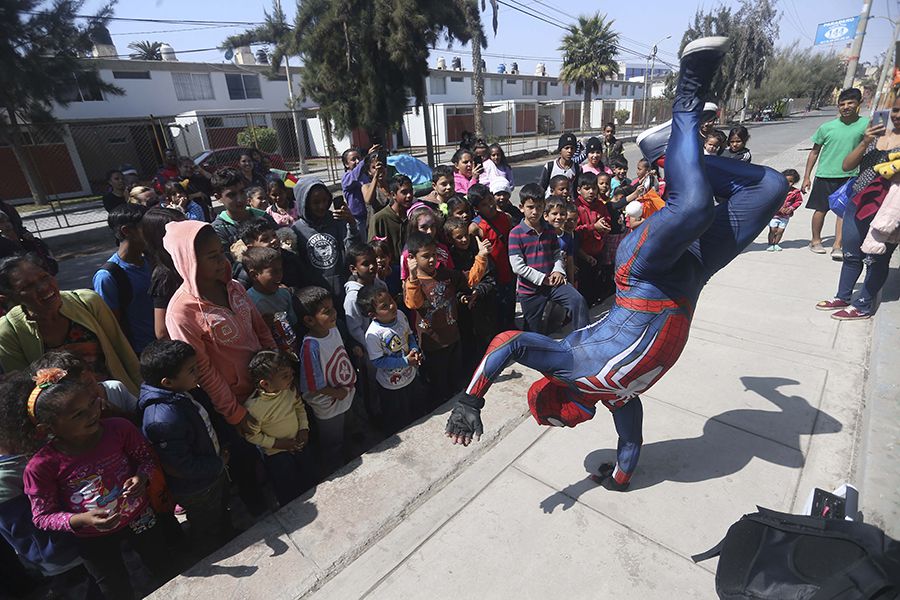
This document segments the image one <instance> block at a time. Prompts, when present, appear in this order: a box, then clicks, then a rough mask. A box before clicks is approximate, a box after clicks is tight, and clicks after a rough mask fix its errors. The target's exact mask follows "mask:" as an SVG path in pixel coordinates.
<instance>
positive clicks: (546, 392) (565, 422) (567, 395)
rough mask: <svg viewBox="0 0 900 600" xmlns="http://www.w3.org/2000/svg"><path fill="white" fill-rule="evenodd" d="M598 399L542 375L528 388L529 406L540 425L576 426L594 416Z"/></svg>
mask: <svg viewBox="0 0 900 600" xmlns="http://www.w3.org/2000/svg"><path fill="white" fill-rule="evenodd" d="M595 404H596V401H591V400H587V399H586V398H585V397H584V396H581V395H577V394H575V393H574V392H573V391H572V390H571V389H569V388H568V387H566V386H563V385H560V384H558V383H554V382H553V381H551V380H549V379H547V378H546V377H542V378H541V379H539V380H537V381H535V382H534V383H533V384H532V385H531V387H530V388H529V389H528V408H529V409H530V410H531V414H532V415H534V419H535V420H536V421H537V422H538V424H539V425H550V426H553V427H575V426H576V425H578V424H579V423H581V422H583V421H588V420H590V419H593V418H594V412H595V409H594V405H595Z"/></svg>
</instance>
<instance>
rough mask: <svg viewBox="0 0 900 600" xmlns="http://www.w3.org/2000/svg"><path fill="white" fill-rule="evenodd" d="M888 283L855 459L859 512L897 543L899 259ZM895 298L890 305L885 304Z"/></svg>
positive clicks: (874, 339)
mask: <svg viewBox="0 0 900 600" xmlns="http://www.w3.org/2000/svg"><path fill="white" fill-rule="evenodd" d="M890 267H891V268H890V271H889V274H888V280H887V283H886V284H885V286H884V288H883V289H882V293H881V299H880V301H879V305H878V310H877V312H876V313H875V316H874V317H873V319H874V321H875V322H874V324H873V332H872V340H871V346H870V352H869V360H868V361H867V365H868V378H867V381H866V385H865V389H864V390H862V392H863V393H862V397H863V414H862V422H861V427H860V443H859V446H858V449H857V454H856V457H855V465H854V466H855V471H856V480H857V482H858V483H859V491H860V508H861V509H862V511H863V515H864V519H865V522H867V523H870V524H872V525H876V526H877V527H880V528H881V529H883V530H884V531H885V533H886V534H888V535H890V536H891V537H893V538H898V537H900V503H898V502H897V489H898V485H900V443H898V439H900V425H898V424H900V402H898V398H900V371H898V370H897V365H896V353H897V339H898V337H900V302H898V299H900V277H898V267H900V255H898V254H896V253H895V254H894V256H893V258H892V260H891V265H890ZM884 298H890V299H891V301H890V302H889V303H888V304H886V305H885V304H881V300H883V299H884Z"/></svg>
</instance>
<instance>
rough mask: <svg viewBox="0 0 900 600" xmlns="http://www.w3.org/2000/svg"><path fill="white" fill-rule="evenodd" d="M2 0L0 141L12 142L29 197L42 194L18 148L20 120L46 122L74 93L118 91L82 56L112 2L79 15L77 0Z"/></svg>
mask: <svg viewBox="0 0 900 600" xmlns="http://www.w3.org/2000/svg"><path fill="white" fill-rule="evenodd" d="M42 4H43V2H40V1H39V0H6V1H5V2H4V3H3V9H2V10H0V56H2V57H3V59H2V60H0V81H3V85H2V86H0V109H2V110H0V142H3V143H4V144H8V145H9V146H10V148H12V151H13V155H14V156H15V157H16V160H17V161H18V163H19V167H20V168H21V169H22V173H23V174H24V175H25V180H26V181H27V182H28V187H29V189H30V190H31V194H32V196H33V197H34V199H35V202H38V203H40V204H43V203H46V202H47V194H46V190H45V189H44V187H43V185H42V183H41V180H40V177H39V176H38V175H37V170H36V169H35V167H34V164H33V163H32V161H31V158H30V156H29V155H28V153H27V152H25V150H24V140H23V138H22V131H21V124H22V123H48V122H52V121H53V120H54V119H53V115H52V112H51V111H52V109H53V105H54V104H58V105H61V106H66V105H68V104H69V102H71V101H72V99H73V98H74V97H75V95H77V94H80V93H81V92H82V91H86V90H89V91H90V93H96V94H123V93H124V92H123V91H122V90H121V89H120V88H118V87H116V86H114V85H112V84H109V83H106V82H105V81H103V80H102V79H100V75H99V74H98V72H97V69H96V67H95V66H94V63H92V62H91V61H86V60H82V57H85V56H88V55H89V54H90V51H91V47H92V42H91V37H90V31H91V28H92V27H95V26H98V25H104V24H105V23H106V22H107V21H108V20H109V17H110V16H112V5H109V4H108V5H106V6H104V7H103V8H101V9H100V10H99V11H98V12H97V13H96V15H94V16H93V17H92V18H90V19H88V21H87V23H85V24H79V21H82V20H81V19H80V18H79V17H78V15H79V14H80V13H81V8H82V6H83V4H84V2H83V1H81V0H55V1H54V2H53V4H52V5H51V6H48V7H45V8H42V7H41V5H42Z"/></svg>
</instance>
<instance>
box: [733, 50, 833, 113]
mask: <svg viewBox="0 0 900 600" xmlns="http://www.w3.org/2000/svg"><path fill="white" fill-rule="evenodd" d="M843 76H844V74H843V66H842V64H841V61H840V58H838V56H837V55H835V54H834V53H831V54H821V53H814V52H812V51H811V50H809V49H805V50H796V49H794V48H785V49H782V50H778V51H777V52H776V53H775V55H774V57H773V58H772V60H771V61H770V62H769V68H768V69H767V72H766V75H765V77H764V78H763V80H762V82H761V84H760V86H759V87H758V88H757V89H754V90H752V91H751V93H750V100H751V102H752V103H753V105H754V106H757V107H759V108H764V107H766V106H775V105H776V104H777V103H779V102H780V101H782V100H785V99H788V98H809V102H810V104H811V105H812V106H814V107H817V106H819V105H820V104H821V102H823V101H824V100H825V99H827V98H829V97H830V96H831V94H832V92H833V91H834V89H835V87H837V86H838V85H840V84H841V82H842V81H843Z"/></svg>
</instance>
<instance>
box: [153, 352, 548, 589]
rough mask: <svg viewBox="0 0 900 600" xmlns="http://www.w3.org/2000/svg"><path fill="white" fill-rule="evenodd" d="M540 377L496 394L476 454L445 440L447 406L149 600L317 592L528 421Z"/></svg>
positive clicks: (512, 382) (527, 375)
mask: <svg viewBox="0 0 900 600" xmlns="http://www.w3.org/2000/svg"><path fill="white" fill-rule="evenodd" d="M515 373H518V375H515ZM534 378H535V373H534V372H532V371H529V370H527V369H524V368H521V367H519V366H517V367H516V368H515V370H513V371H510V370H507V371H506V372H505V374H504V376H503V377H502V378H501V379H502V382H499V383H497V384H496V385H495V389H494V391H492V394H491V411H490V419H491V421H490V422H489V423H487V432H486V434H485V435H484V436H483V437H482V439H481V441H480V442H478V443H476V444H474V445H473V446H471V447H469V448H458V447H455V446H452V445H450V444H449V442H448V440H447V439H446V438H445V436H444V435H443V432H444V423H445V417H446V415H447V413H448V412H449V409H450V403H447V404H445V405H443V406H442V407H440V408H439V409H438V410H436V411H435V412H434V413H432V414H431V415H430V416H429V417H427V418H425V419H424V420H420V421H418V422H416V423H415V424H414V425H412V426H411V427H409V428H408V429H406V430H404V431H402V432H400V433H399V434H397V435H395V436H392V437H391V438H388V439H387V440H385V441H384V442H382V443H381V444H379V445H378V446H376V447H374V448H372V449H371V450H369V451H368V452H366V453H365V454H363V455H362V456H360V457H359V458H357V459H355V460H354V461H352V462H351V463H350V464H348V465H346V466H345V467H343V468H342V469H340V470H339V471H337V472H335V473H334V474H333V475H332V478H331V479H329V480H328V481H325V482H323V483H321V484H319V486H318V487H317V488H315V489H314V490H311V491H310V492H307V493H306V494H304V495H303V496H301V497H300V498H298V499H297V500H294V501H293V502H292V503H290V504H288V505H287V506H285V507H283V508H281V509H280V510H278V511H277V512H275V513H274V514H272V515H271V516H269V517H267V518H265V519H263V520H262V521H260V522H258V523H256V524H255V525H254V526H253V527H251V528H250V529H249V530H247V531H245V532H244V533H242V534H241V535H240V536H238V537H237V538H235V539H234V540H232V541H231V542H229V543H228V544H226V545H225V546H224V547H222V548H220V549H219V550H217V551H216V552H215V553H213V554H211V555H210V556H208V557H207V558H205V559H203V560H201V561H200V562H199V563H197V564H196V565H194V566H193V567H191V568H190V569H188V570H187V571H185V572H184V573H183V574H182V575H180V576H178V577H176V578H175V579H173V580H171V581H169V582H168V583H167V584H165V585H164V586H163V587H161V588H159V589H158V590H156V591H155V592H154V593H153V594H151V595H150V596H149V598H155V599H157V600H163V599H165V600H170V599H183V598H190V599H194V598H196V599H205V598H210V597H229V598H231V597H233V598H248V597H258V598H263V597H264V598H284V599H288V598H290V599H297V598H301V597H307V596H309V595H312V594H313V593H314V592H315V591H316V590H318V589H319V588H320V587H321V586H323V585H324V584H325V583H327V582H328V581H329V580H330V579H331V578H333V577H334V576H335V575H337V574H338V573H339V572H340V571H342V570H343V569H344V568H345V567H346V566H347V565H349V564H350V563H352V562H353V561H354V560H356V559H357V558H358V557H359V556H361V555H362V554H363V553H364V552H365V551H366V550H367V549H369V548H370V547H371V546H372V545H373V544H375V543H376V542H378V541H379V540H380V539H382V538H383V537H384V536H385V535H386V534H387V533H388V532H390V531H391V530H393V529H394V528H395V527H396V526H397V525H398V524H399V523H400V522H402V521H403V520H404V519H406V518H407V517H408V516H409V515H410V514H411V513H413V512H414V511H415V510H416V509H417V508H418V507H419V506H421V505H422V504H423V503H424V502H426V501H427V500H428V499H429V498H431V497H432V496H434V495H435V494H436V493H437V492H438V491H440V490H441V489H443V488H444V487H445V486H446V485H447V484H449V483H450V482H452V481H453V480H454V479H455V478H456V477H457V476H458V475H459V474H460V473H461V472H463V471H464V470H465V469H466V468H467V467H469V466H470V465H471V464H473V463H474V462H476V461H477V460H478V459H480V458H481V457H483V456H485V455H486V454H487V453H488V452H490V451H491V450H492V449H493V448H494V447H495V446H496V445H497V444H498V443H499V442H500V441H501V440H502V439H504V438H505V437H506V436H507V434H508V433H510V432H511V431H513V430H514V429H515V428H516V427H518V426H519V425H520V424H521V423H522V422H523V421H525V419H526V418H527V416H528V414H529V413H528V409H527V407H526V406H525V405H524V403H523V402H522V400H521V399H522V398H523V397H524V396H525V394H526V393H527V389H528V387H529V386H530V385H531V382H532V381H533V380H534ZM234 573H246V575H234ZM248 575H252V576H248Z"/></svg>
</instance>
